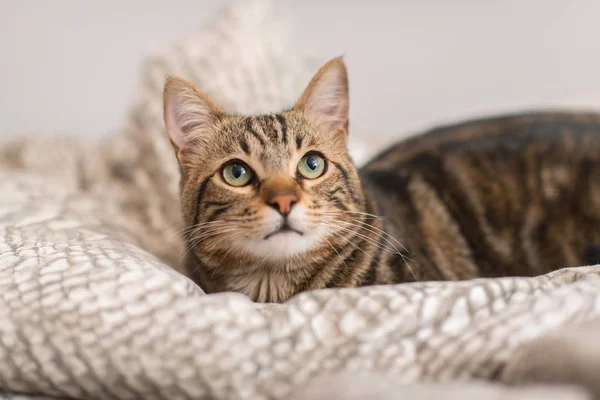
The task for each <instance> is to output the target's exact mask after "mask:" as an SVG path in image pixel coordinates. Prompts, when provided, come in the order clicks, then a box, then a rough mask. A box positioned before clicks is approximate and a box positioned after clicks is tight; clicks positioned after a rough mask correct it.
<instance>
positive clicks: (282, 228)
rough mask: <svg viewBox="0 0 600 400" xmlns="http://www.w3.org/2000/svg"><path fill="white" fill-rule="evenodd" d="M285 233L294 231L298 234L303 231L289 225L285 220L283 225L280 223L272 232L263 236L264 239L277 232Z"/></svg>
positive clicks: (302, 233) (301, 233)
mask: <svg viewBox="0 0 600 400" xmlns="http://www.w3.org/2000/svg"><path fill="white" fill-rule="evenodd" d="M280 233H281V234H285V233H296V234H298V235H300V236H302V235H304V232H300V231H299V230H298V229H294V228H292V227H291V226H289V225H288V223H287V222H284V223H283V225H281V226H280V227H279V228H277V229H275V230H274V231H273V232H271V233H269V234H268V235H267V236H265V238H264V240H267V239H269V238H271V237H273V236H275V235H278V234H280Z"/></svg>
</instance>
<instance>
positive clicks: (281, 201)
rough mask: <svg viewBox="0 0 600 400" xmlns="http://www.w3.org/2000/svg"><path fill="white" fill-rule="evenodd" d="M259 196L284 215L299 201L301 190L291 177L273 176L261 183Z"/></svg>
mask: <svg viewBox="0 0 600 400" xmlns="http://www.w3.org/2000/svg"><path fill="white" fill-rule="evenodd" d="M260 191H261V196H262V199H263V201H264V202H265V204H266V205H268V206H270V207H273V208H274V209H275V210H277V211H278V212H279V214H281V215H283V216H284V217H285V216H286V215H288V214H289V213H290V212H291V211H292V208H293V207H294V205H296V204H297V203H298V202H299V201H300V196H301V194H302V192H301V191H300V187H299V185H298V182H297V181H296V180H295V179H294V178H291V177H286V176H275V177H272V178H268V179H265V180H264V181H263V182H262V183H261V189H260Z"/></svg>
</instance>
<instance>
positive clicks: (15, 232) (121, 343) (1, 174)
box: [0, 0, 600, 400]
mask: <svg viewBox="0 0 600 400" xmlns="http://www.w3.org/2000/svg"><path fill="white" fill-rule="evenodd" d="M319 61H320V60H317V59H315V58H313V57H310V56H307V55H304V54H303V53H302V52H301V51H299V50H298V49H296V48H295V47H294V46H293V45H292V43H291V42H290V40H289V35H288V24H287V22H286V19H285V17H284V15H282V14H281V13H280V11H279V10H278V8H277V7H276V6H275V5H274V4H273V3H272V2H271V1H262V0H258V1H251V2H240V3H235V4H233V5H232V6H230V7H227V8H226V9H225V10H224V11H223V12H222V13H221V14H220V15H218V16H217V17H216V18H215V19H214V20H213V23H212V24H211V25H210V26H207V27H206V28H204V29H203V30H202V31H201V32H200V33H199V34H198V35H197V36H194V37H192V38H190V39H189V40H188V41H185V42H183V43H180V44H178V45H176V46H174V47H173V48H170V49H168V50H166V51H165V52H164V53H163V54H159V55H155V56H152V57H150V59H149V60H148V62H147V64H146V68H145V72H144V75H143V78H142V83H141V88H140V94H139V98H138V99H137V101H136V102H135V104H134V105H133V106H132V109H131V113H130V118H129V119H128V121H127V123H126V125H125V127H124V129H123V132H122V133H120V134H119V135H117V136H116V137H114V138H111V139H110V140H109V141H108V142H106V143H103V144H102V145H96V146H94V145H92V144H87V143H81V142H79V141H77V140H75V139H70V138H63V139H56V138H52V139H44V138H42V137H39V136H32V137H29V138H22V139H18V140H13V141H11V142H8V143H4V144H3V145H2V147H1V148H0V389H1V390H2V391H4V392H5V393H6V394H5V395H4V396H5V397H4V398H15V399H17V398H18V399H30V398H34V397H33V396H35V395H38V396H45V397H52V398H81V399H109V398H111V399H112V398H120V399H139V398H144V399H288V398H294V399H298V400H300V399H320V398H323V399H325V398H328V399H335V398H338V399H354V398H373V399H386V400H387V399H395V398H398V397H399V395H400V394H404V395H406V396H407V397H408V398H415V399H416V398H427V399H453V398H490V399H513V398H515V399H516V398H519V399H542V398H543V399H587V398H591V397H590V395H589V393H588V392H586V391H584V390H583V389H581V387H572V386H561V388H560V390H559V389H556V388H549V387H545V386H540V387H526V388H519V387H515V388H507V387H504V386H501V385H500V384H499V383H486V382H483V381H485V380H496V381H498V380H504V381H506V382H509V383H518V384H524V383H528V382H537V383H545V382H548V380H544V379H537V380H536V379H521V378H523V377H528V376H529V375H527V372H530V371H532V370H535V371H537V369H535V368H538V369H540V368H541V369H544V366H545V365H548V363H552V361H553V359H552V358H550V361H548V362H546V363H545V364H544V363H542V364H539V363H538V364H536V365H535V366H534V367H535V368H533V369H532V368H528V367H527V366H525V367H523V363H522V362H520V361H519V360H521V359H523V357H524V356H523V355H524V354H525V355H527V354H531V353H528V351H529V352H531V351H533V352H534V353H535V352H536V351H537V353H540V352H541V353H544V352H545V350H544V349H545V347H544V346H543V345H544V343H542V345H541V347H540V344H539V343H538V342H535V339H537V338H544V337H545V336H544V335H546V334H548V333H550V332H554V334H555V335H556V334H558V335H560V332H561V328H563V327H567V326H572V325H574V324H579V323H585V322H587V321H593V320H595V319H597V318H598V317H600V267H594V266H590V267H581V268H573V269H565V270H561V271H557V272H554V273H551V274H548V275H546V276H541V277H536V278H504V279H487V280H475V281H468V282H427V283H413V284H406V285H396V286H380V287H367V288H360V289H343V290H321V291H315V292H309V293H303V294H301V295H298V296H296V297H294V298H292V299H291V300H290V301H288V302H287V303H286V304H282V305H257V304H254V303H252V302H251V301H250V300H249V299H248V298H246V297H244V296H242V295H239V294H233V293H227V294H216V295H208V296H207V295H205V294H204V293H203V291H202V290H201V289H200V288H199V287H197V286H196V285H195V284H194V283H193V282H191V281H190V280H189V279H187V278H186V277H184V276H183V275H181V274H180V273H178V272H176V271H175V270H174V269H173V268H171V267H172V266H176V265H177V264H178V261H179V259H180V257H181V251H182V246H181V240H180V237H179V235H178V232H179V230H180V229H181V220H180V210H179V203H178V200H177V192H178V181H179V176H178V174H179V170H178V167H177V162H176V159H175V156H174V154H173V151H172V149H171V147H170V144H169V142H168V139H167V137H166V134H165V132H164V127H163V123H162V105H161V90H162V85H163V82H164V78H165V75H180V76H183V77H186V78H188V79H190V80H192V81H194V82H195V83H197V84H198V86H199V87H202V89H203V90H205V91H206V92H207V93H208V94H209V95H210V96H213V97H214V99H215V100H216V101H217V102H218V103H219V104H220V105H222V106H223V107H224V108H226V109H228V110H230V111H239V112H245V113H255V112H260V111H266V110H273V109H280V108H283V107H286V106H289V105H291V104H292V103H293V102H294V100H295V99H296V97H297V96H298V95H299V93H301V90H302V88H303V87H304V85H305V84H306V83H307V82H308V80H309V79H310V77H311V76H312V74H313V73H314V72H315V71H316V69H317V67H318V65H319ZM355 143H359V144H358V146H359V147H360V146H361V144H360V141H358V142H355ZM355 145H356V144H355ZM49 149H51V151H49ZM557 332H558V333H557ZM586 332H587V331H586ZM583 337H587V336H586V335H585V334H584V335H583ZM559 342H560V341H559ZM529 343H533V344H535V343H538V344H537V347H534V348H531V349H528V348H527V346H528V344H529ZM555 343H556V341H554V342H552V341H551V344H555ZM581 345H583V343H581ZM523 346H525V347H523ZM575 346H576V345H575ZM540 349H541V350H540ZM524 358H527V357H524ZM515 360H516V361H515ZM554 361H556V359H554ZM588 361H589V360H588ZM596 361H597V359H596ZM577 362H578V361H577V359H575V360H574V361H573V363H575V364H577ZM511 363H512V364H511ZM515 363H516V364H515ZM507 365H508V366H509V367H510V368H508V369H507V368H506V366H507ZM522 371H525V372H522ZM536 376H539V374H538V375H536ZM552 377H553V378H552V379H554V381H555V382H561V383H565V384H569V383H578V382H577V380H576V379H571V380H569V379H565V380H560V379H555V375H552ZM450 381H452V382H451V383H450ZM579 383H581V382H579ZM588 389H589V387H588ZM590 390H594V388H591V389H590ZM17 393H20V395H18V396H17V395H16V394H17ZM35 398H38V397H35ZM39 398H41V397H39Z"/></svg>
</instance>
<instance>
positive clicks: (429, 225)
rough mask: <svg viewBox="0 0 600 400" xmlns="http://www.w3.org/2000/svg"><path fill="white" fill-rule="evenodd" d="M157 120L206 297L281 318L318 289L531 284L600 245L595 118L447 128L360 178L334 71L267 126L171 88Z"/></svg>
mask: <svg viewBox="0 0 600 400" xmlns="http://www.w3.org/2000/svg"><path fill="white" fill-rule="evenodd" d="M164 107H165V108H164V112H165V124H166V127H167V131H168V133H169V136H170V139H171V142H172V144H173V147H174V149H175V152H176V155H177V158H178V160H179V164H180V167H181V206H182V211H183V216H184V221H185V229H184V236H185V241H186V244H187V255H186V257H185V259H186V261H185V262H186V270H187V272H188V273H189V275H190V277H192V279H194V280H195V281H196V282H197V283H198V284H199V285H200V286H201V287H202V288H204V289H205V290H206V291H207V292H220V291H237V292H241V293H244V294H246V295H248V296H249V297H251V298H252V299H253V300H255V301H258V302H282V301H285V300H287V299H288V298H289V297H291V296H292V295H294V294H297V293H299V292H302V291H306V290H312V289H319V288H332V287H355V286H362V285H373V284H391V283H400V282H409V281H421V280H460V279H470V278H475V277H496V276H516V275H521V276H531V275H538V274H543V273H545V272H548V271H551V270H554V269H558V268H561V267H565V266H578V265H583V264H585V263H586V262H588V261H589V260H586V257H585V255H586V252H588V251H589V250H590V249H592V250H593V249H594V247H593V246H594V245H595V244H597V243H600V116H599V115H595V114H583V113H581V114H573V113H540V114H523V115H514V116H504V117H499V118H493V119H486V120H481V121H474V122H468V123H464V124H460V125H455V126H450V127H444V128H440V129H436V130H434V131H431V132H428V133H426V134H423V135H420V136H416V137H413V138H411V139H409V140H406V141H404V142H401V143H399V144H397V145H396V146H394V147H392V148H390V149H389V150H387V151H386V152H384V153H383V154H381V155H380V156H378V157H377V158H376V159H375V160H373V161H372V162H371V163H369V164H368V165H367V166H365V167H364V168H362V169H361V170H360V171H358V170H357V169H356V168H355V167H354V165H353V163H352V160H351V158H350V156H349V155H348V152H347V144H348V80H347V73H346V67H345V65H344V62H343V61H342V59H340V58H336V59H333V60H331V61H330V62H328V63H327V64H325V65H324V66H323V67H322V68H321V69H320V70H319V71H318V72H317V74H316V75H315V76H314V78H313V79H312V80H311V82H310V83H309V85H308V87H307V88H306V89H305V91H304V93H303V94H302V96H301V97H300V99H299V100H298V102H297V103H296V104H295V105H294V107H293V108H291V109H289V110H285V111H282V112H280V113H277V114H268V115H259V116H251V117H249V116H241V115H231V114H227V113H225V112H224V111H223V110H221V109H220V108H219V107H218V106H217V105H216V104H214V103H213V102H212V101H211V100H210V99H209V98H208V97H207V96H206V95H205V94H203V93H202V92H201V91H199V90H198V89H196V88H195V87H194V86H193V85H192V84H191V83H189V82H186V81H185V80H182V79H179V78H169V79H168V80H167V82H166V85H165V90H164ZM592 253H593V252H592ZM592 253H590V254H592ZM592 255H593V254H592Z"/></svg>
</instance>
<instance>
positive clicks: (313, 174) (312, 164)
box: [298, 153, 327, 179]
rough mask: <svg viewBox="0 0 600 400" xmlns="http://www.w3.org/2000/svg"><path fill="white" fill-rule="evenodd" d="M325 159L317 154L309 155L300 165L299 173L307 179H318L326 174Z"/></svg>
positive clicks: (303, 158)
mask: <svg viewBox="0 0 600 400" xmlns="http://www.w3.org/2000/svg"><path fill="white" fill-rule="evenodd" d="M326 166H327V164H326V161H325V158H323V156H321V155H319V154H316V153H309V154H307V155H305V156H304V157H302V159H301V160H300V162H299V163H298V173H299V174H300V175H301V176H302V177H304V178H306V179H317V178H318V177H320V176H321V175H323V174H324V173H325V167H326Z"/></svg>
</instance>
